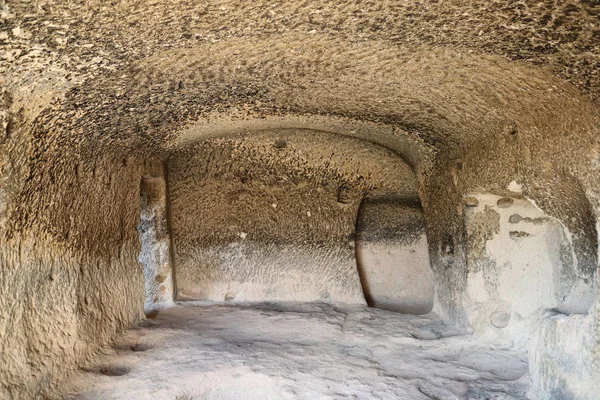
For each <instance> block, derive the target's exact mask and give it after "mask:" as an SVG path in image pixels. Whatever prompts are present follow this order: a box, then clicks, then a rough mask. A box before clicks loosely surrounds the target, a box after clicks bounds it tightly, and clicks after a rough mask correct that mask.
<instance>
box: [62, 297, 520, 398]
mask: <svg viewBox="0 0 600 400" xmlns="http://www.w3.org/2000/svg"><path fill="white" fill-rule="evenodd" d="M528 386H529V376H528V374H527V358H526V354H523V353H520V352H518V351H516V350H515V349H514V348H512V347H511V346H510V345H508V344H506V343H504V344H503V343H497V342H495V343H493V342H490V341H485V342H484V341H482V340H481V339H479V340H477V339H476V338H475V337H474V336H471V335H452V332H451V330H450V329H449V328H447V327H445V326H444V324H443V323H442V322H441V321H440V320H439V319H436V318H435V316H432V315H431V314H430V315H427V316H414V315H404V314H397V313H392V312H387V311H383V310H377V309H371V308H366V307H355V306H353V307H350V306H343V307H342V306H331V305H326V304H320V303H308V304H307V303H302V304H300V303H284V304H245V305H242V304H237V305H230V304H225V303H220V304H216V303H206V302H186V303H179V304H178V305H176V306H174V307H172V308H168V309H165V310H162V311H161V312H160V313H159V314H158V315H156V316H155V317H154V318H152V319H148V320H146V321H144V322H143V323H142V324H141V325H140V326H139V327H138V328H135V329H131V330H129V331H127V332H126V333H125V334H124V335H123V336H122V337H121V338H120V339H119V340H118V341H117V342H116V343H115V345H114V346H113V347H111V348H108V349H106V350H105V351H104V352H103V354H101V355H99V356H98V357H96V358H95V359H94V360H93V362H92V363H90V364H89V365H88V366H86V367H85V368H83V369H82V370H80V371H78V372H77V373H76V374H75V375H73V376H72V377H71V378H70V379H69V381H67V382H65V384H64V386H63V390H62V392H61V394H60V398H68V399H171V400H173V399H179V400H188V399H222V400H226V399H227V400H229V399H232V400H233V399H236V400H237V399H514V398H517V399H521V398H527V395H526V392H527V390H528Z"/></svg>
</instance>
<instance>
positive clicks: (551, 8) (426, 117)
mask: <svg viewBox="0 0 600 400" xmlns="http://www.w3.org/2000/svg"><path fill="white" fill-rule="evenodd" d="M0 7H1V8H0V21H1V25H0V74H1V75H0V90H1V91H2V93H1V97H0V128H1V130H0V167H1V172H0V181H1V182H2V186H1V187H0V229H1V232H0V233H1V234H2V238H3V242H2V256H3V257H4V260H3V264H4V265H3V266H2V268H3V269H2V272H1V274H2V275H0V278H2V279H1V280H0V283H1V285H2V286H0V291H1V292H2V293H9V295H7V296H8V297H6V298H3V301H7V303H6V306H4V307H1V309H2V311H1V312H2V314H0V317H2V318H5V319H6V320H11V321H15V322H14V323H15V325H16V326H19V327H20V328H19V329H21V330H18V329H17V330H15V329H12V330H11V329H5V330H4V331H1V332H0V338H2V342H1V343H2V345H4V346H5V349H9V348H12V349H14V350H13V351H2V352H0V354H1V356H0V360H1V361H3V364H4V365H8V366H9V368H6V369H5V368H3V369H1V370H0V378H1V379H0V381H1V382H2V384H1V386H0V390H2V391H3V392H0V393H2V394H4V393H8V394H11V395H15V396H16V395H18V394H19V393H21V392H20V390H22V393H25V394H32V393H37V392H38V391H40V390H46V389H47V388H49V387H50V386H51V385H52V384H54V383H55V382H56V381H57V380H58V379H59V378H61V377H62V376H63V375H64V374H66V373H67V372H68V371H69V370H70V369H71V368H73V366H75V365H77V364H78V363H80V362H81V360H82V359H84V358H85V357H88V356H89V354H90V353H91V352H92V351H93V350H94V349H96V348H97V345H98V344H100V343H103V342H105V341H106V340H108V338H109V337H111V335H113V334H114V333H115V332H116V331H118V330H119V329H121V328H122V327H124V326H127V325H129V324H130V323H133V322H135V321H136V320H137V319H138V318H139V315H140V313H141V307H142V305H143V299H141V297H142V292H143V283H139V282H138V283H136V282H134V281H133V280H134V276H135V275H136V274H137V276H140V275H141V271H139V267H138V266H137V265H136V261H135V252H136V251H137V243H136V236H135V235H136V231H135V226H136V224H137V221H138V219H139V201H138V200H139V199H137V197H136V196H137V194H138V190H139V176H140V175H141V174H142V173H143V170H144V165H145V164H144V161H145V160H146V159H167V158H168V157H170V156H173V155H174V154H177V152H179V151H183V150H185V148H186V147H188V146H192V145H193V144H194V143H195V142H197V141H200V140H203V139H206V138H209V137H215V136H227V135H230V134H234V133H241V132H252V131H257V130H260V129H276V128H305V129H317V130H322V131H327V132H333V133H339V134H343V135H346V136H351V137H355V138H360V139H365V140H368V141H370V142H373V143H376V144H380V145H382V146H384V147H387V148H389V149H391V150H393V151H395V152H396V153H398V154H399V155H401V156H402V157H403V158H404V159H405V160H406V161H407V162H408V163H409V164H410V165H411V166H412V167H413V168H414V170H415V173H416V177H417V181H418V187H419V195H420V197H421V201H422V203H423V207H424V216H425V221H426V224H427V235H428V241H429V245H430V259H431V263H432V269H433V271H434V273H435V280H436V298H437V300H436V301H437V304H438V308H437V310H438V311H440V312H442V313H444V314H445V315H447V316H448V318H450V319H452V320H453V321H455V322H457V323H463V322H464V315H463V312H462V307H461V304H462V302H463V297H464V291H465V286H466V284H467V262H466V259H467V257H466V246H465V245H466V243H467V240H466V236H467V232H466V229H465V226H464V215H463V211H464V210H463V205H464V199H463V196H464V195H465V194H466V193H468V192H469V191H472V190H480V191H494V192H497V193H500V194H501V193H502V192H503V191H505V190H506V188H507V186H508V185H509V184H510V183H511V182H513V181H514V182H516V183H517V184H518V185H520V187H521V191H522V195H523V196H524V197H527V198H529V199H531V200H533V201H535V203H536V204H537V206H539V207H540V208H541V209H542V210H543V211H544V212H545V213H547V214H548V215H550V216H552V217H554V218H557V220H559V221H560V222H561V223H562V224H563V225H564V226H565V227H566V228H567V229H568V231H569V232H570V235H572V241H573V247H574V251H575V256H576V258H577V261H578V271H577V274H578V276H579V278H581V279H582V280H586V282H587V283H586V284H587V285H589V286H590V287H593V288H595V287H596V286H595V280H596V276H597V268H598V239H597V229H596V227H597V222H596V221H597V219H598V216H599V215H600V208H599V206H600V178H599V174H598V169H599V168H600V107H599V102H598V99H600V72H599V71H600V40H599V39H598V37H599V35H600V22H599V19H600V17H599V15H600V5H599V4H598V3H597V2H594V1H590V0H586V1H583V0H582V1H556V2H532V1H515V2H510V3H508V4H507V3H506V2H502V1H483V0H482V1H471V2H463V1H458V0H454V1H450V0H448V1H436V2H430V1H423V2H400V1H386V2H378V1H365V2H352V4H348V3H347V2H318V1H305V2H295V1H282V2H277V3H265V2H234V1H219V2H211V3H210V4H203V3H202V4H201V3H199V2H191V1H179V2H173V1H164V2H163V1H133V0H131V1H129V0H127V1H112V2H106V1H90V0H85V1H83V0H82V1H68V0H65V1H33V0H32V1H25V0H19V1H16V0H9V1H8V2H7V3H5V4H3V5H1V6H0ZM214 128H218V129H216V130H215V129H214ZM115 232H120V235H121V236H119V234H117V235H116V236H115ZM31 238H34V239H31ZM28 240H33V241H34V242H35V243H37V244H36V245H35V246H34V247H35V248H36V249H37V250H36V251H37V253H36V252H35V251H31V252H28V253H27V257H24V256H23V255H22V254H23V247H22V244H23V243H25V242H26V241H28ZM27 243H29V242H27ZM49 259H51V260H52V262H51V261H48V260H49ZM57 260H62V261H60V264H61V265H63V266H64V268H63V269H62V270H65V271H70V273H72V274H74V275H73V278H72V279H71V278H69V279H70V280H69V282H67V283H65V285H64V288H68V290H67V289H64V288H63V289H60V288H61V287H62V286H57V289H56V290H58V291H60V292H61V293H70V295H72V296H74V297H73V298H77V300H76V301H77V306H76V307H75V306H73V307H74V309H71V310H69V311H67V312H65V311H64V310H63V309H62V305H61V304H62V303H61V302H58V301H57V302H53V301H52V296H53V295H52V294H51V293H50V292H48V293H46V292H43V293H46V294H45V295H44V296H46V297H44V298H45V299H47V301H48V304H49V305H48V307H46V309H48V310H49V311H48V313H49V314H48V315H67V316H68V315H72V318H75V319H77V318H81V320H82V321H96V322H91V323H90V324H91V325H89V326H92V325H93V324H94V323H96V324H98V325H101V324H103V323H104V324H105V326H106V328H105V332H104V333H103V334H102V335H100V336H99V337H98V338H96V339H94V340H92V341H90V340H89V338H90V337H91V336H93V334H92V333H91V331H90V329H89V328H85V327H84V328H81V329H79V330H76V331H74V332H64V331H61V328H62V327H63V326H64V323H63V322H60V321H59V320H56V321H54V322H51V323H50V324H49V325H48V328H45V327H44V326H45V325H44V322H43V321H44V319H43V318H42V317H41V316H39V315H37V314H36V311H35V310H36V306H35V305H33V304H30V305H27V304H24V303H22V302H21V303H15V302H14V300H10V299H12V297H10V296H11V295H10V294H11V293H12V294H14V293H21V294H20V295H21V296H24V297H25V298H32V297H31V294H32V293H42V292H40V291H39V290H38V289H39V287H40V285H42V283H43V284H47V283H48V281H49V282H51V283H50V284H52V285H58V284H59V283H57V282H59V281H57V280H56V279H55V278H54V277H53V275H52V273H51V272H52V271H53V267H52V265H53V263H54V262H58V261H57ZM68 260H76V261H68ZM101 260H103V261H102V262H101ZM103 263H104V264H103ZM102 265H105V267H106V268H104V267H102ZM86 266H93V268H92V271H95V272H93V275H92V276H93V279H94V281H95V282H96V283H97V287H96V286H95V287H96V289H92V288H91V287H90V288H88V286H89V285H90V284H91V283H90V282H91V281H90V282H88V281H86V279H90V278H86V274H85V272H82V271H85V270H86V268H87V267H86ZM9 271H12V272H10V273H9ZM15 271H34V272H35V273H34V272H31V274H33V275H31V276H29V275H27V273H25V272H23V273H22V274H21V273H16V272H15ZM106 271H112V272H111V273H108V272H106ZM32 276H35V277H34V278H32ZM75 276H77V278H76V277H75ZM119 277H120V278H119ZM128 280H131V281H130V282H129V283H125V282H127V281H128ZM114 281H118V282H121V283H123V285H124V286H123V287H122V288H120V287H119V285H116V286H115V285H112V286H111V282H114ZM86 282H87V283H86ZM61 285H62V284H61ZM86 285H87V286H86ZM19 288H22V289H19ZM82 288H87V289H85V290H88V289H89V290H92V291H93V290H97V291H98V293H100V292H102V293H106V291H108V292H109V293H118V295H115V296H114V297H111V296H110V295H108V296H107V297H108V298H110V299H111V302H112V303H111V302H109V303H110V304H111V306H109V305H107V304H109V303H107V302H106V300H105V299H104V298H102V296H101V295H98V296H96V298H88V297H86V296H85V295H81V293H82V292H81V291H82V290H84V289H82ZM98 288H104V289H98ZM74 293H79V294H80V295H79V297H77V296H76V295H75V294H74ZM15 296H16V295H15ZM138 300H139V301H138ZM597 301H598V298H597ZM65 302H67V303H68V301H67V300H65ZM12 304H19V305H18V306H17V307H18V308H19V310H17V311H14V310H13V308H12ZM77 307H79V308H77ZM76 309H78V310H79V311H76ZM116 310H121V311H116ZM77 312H79V313H80V314H81V315H79V314H77ZM592 313H594V314H593V315H594V318H588V319H587V320H586V321H585V322H583V323H582V324H583V325H582V326H583V328H581V331H582V332H587V333H586V334H589V335H591V337H593V338H596V337H597V336H596V335H597V334H598V332H597V329H598V324H599V323H600V307H598V304H597V305H596V307H595V309H593V310H592ZM66 318H71V317H66ZM90 318H91V319H90ZM100 321H106V322H100ZM32 327H33V328H32ZM39 327H44V328H39ZM46 329H50V330H52V332H53V333H52V335H53V337H56V338H57V343H59V344H58V345H57V346H59V347H61V348H69V349H70V348H71V347H72V346H73V340H76V341H79V342H80V343H88V342H89V343H90V345H89V346H87V345H85V344H81V345H80V347H76V350H74V351H71V350H68V351H66V350H65V352H64V353H61V355H60V356H56V357H55V358H52V357H54V356H52V354H57V352H56V351H54V350H53V347H52V346H49V345H47V343H45V342H44V339H43V338H44V335H47V332H46V331H45V330H46ZM552 329H554V328H552ZM556 329H558V328H556ZM565 331H566V330H565ZM19 332H29V333H27V334H20V333H19ZM7 337H10V338H11V339H10V340H8V339H7ZM11 340H12V342H11ZM548 340H551V339H548ZM561 340H562V339H561ZM559 342H560V340H558V339H557V340H556V343H554V344H553V343H550V342H549V344H548V346H552V345H558V344H557V343H559ZM584 347H585V352H586V354H588V355H589V359H591V360H593V362H592V363H591V364H590V365H592V366H591V367H589V368H590V369H593V371H594V373H596V372H597V370H596V369H594V368H596V367H597V366H598V360H599V358H600V349H599V348H598V346H597V345H596V343H595V340H590V341H588V342H586V344H585V345H584ZM582 351H583V350H582ZM26 354H35V356H33V357H32V358H30V359H32V360H33V361H31V364H28V363H27V356H26ZM49 360H51V361H49ZM11 368H12V372H8V371H10V370H11ZM586 368H587V367H586ZM552 374H554V375H552ZM552 374H550V375H544V376H543V377H542V378H540V379H541V381H543V382H542V383H540V385H541V386H540V387H542V389H543V390H546V392H548V391H549V390H551V389H552V388H553V387H554V386H556V385H560V379H558V378H556V376H560V371H558V372H556V373H555V372H552ZM542 375H543V374H542ZM555 378H556V379H555ZM544 379H546V381H544ZM553 379H554V380H553ZM23 382H28V385H25V386H26V388H25V389H22V388H23V387H24V383H23ZM544 382H545V383H544ZM556 382H559V383H556ZM544 385H545V386H544ZM553 385H554V386H553ZM542 389H540V390H542Z"/></svg>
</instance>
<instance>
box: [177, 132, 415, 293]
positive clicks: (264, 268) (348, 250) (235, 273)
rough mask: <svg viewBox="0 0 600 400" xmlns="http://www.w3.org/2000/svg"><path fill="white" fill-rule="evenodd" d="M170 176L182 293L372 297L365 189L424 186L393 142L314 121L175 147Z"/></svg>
mask: <svg viewBox="0 0 600 400" xmlns="http://www.w3.org/2000/svg"><path fill="white" fill-rule="evenodd" d="M168 176H169V199H170V210H171V216H172V218H171V226H172V235H173V241H174V265H175V275H176V279H177V290H178V294H177V297H178V298H179V299H212V300H236V301H244V300H245V301H275V300H279V301H282V300H283V301H291V300H295V301H326V302H346V303H359V304H364V301H365V300H364V296H363V293H362V288H361V285H360V281H359V275H358V271H357V268H356V261H355V248H354V247H355V243H354V242H355V225H356V216H357V210H358V207H359V205H360V202H361V199H362V197H363V195H364V194H365V193H367V192H368V191H370V190H374V189H376V188H380V189H388V190H394V191H396V192H397V193H401V194H402V195H404V196H406V197H413V198H414V197H417V196H418V194H417V182H416V178H415V175H414V173H413V172H412V170H411V168H410V166H409V165H407V164H406V163H405V162H404V161H403V160H402V159H401V158H400V157H398V155H396V154H395V153H393V152H392V151H390V150H387V149H385V148H382V147H380V146H376V145H373V144H371V143H368V142H365V141H362V142H361V141H359V140H356V139H350V138H344V137H342V136H340V135H334V134H331V133H326V132H317V131H311V130H298V129H296V130H290V129H287V130H274V131H266V132H261V133H260V134H257V135H245V136H242V137H238V138H232V139H215V140H212V141H208V142H203V143H202V144H200V145H197V146H192V147H191V148H188V149H186V150H185V151H183V152H181V153H180V154H176V155H173V156H172V157H171V158H170V159H169V161H168Z"/></svg>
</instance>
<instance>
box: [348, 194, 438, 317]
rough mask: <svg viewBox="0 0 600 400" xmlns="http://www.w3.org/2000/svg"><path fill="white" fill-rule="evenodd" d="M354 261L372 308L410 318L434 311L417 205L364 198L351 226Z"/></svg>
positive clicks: (395, 199)
mask: <svg viewBox="0 0 600 400" xmlns="http://www.w3.org/2000/svg"><path fill="white" fill-rule="evenodd" d="M356 261H357V264H358V269H359V273H360V277H361V282H362V285H363V291H364V293H365V297H366V299H367V302H368V303H369V305H370V306H371V307H376V308H382V309H386V310H390V311H397V312H403V313H409V314H426V313H428V312H430V311H431V310H432V308H433V301H434V283H433V271H432V270H431V267H430V265H429V249H428V245H427V237H426V235H425V223H424V220H423V213H422V210H421V206H420V202H419V200H418V199H414V198H411V199H406V198H402V197H400V196H398V195H397V194H395V193H376V194H370V195H369V196H367V197H366V198H365V199H364V200H363V202H362V204H361V206H360V210H359V214H358V221H357V225H356Z"/></svg>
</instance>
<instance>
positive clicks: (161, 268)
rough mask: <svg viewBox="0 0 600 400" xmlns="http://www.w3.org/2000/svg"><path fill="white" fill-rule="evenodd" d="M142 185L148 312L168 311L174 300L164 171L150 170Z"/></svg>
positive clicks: (141, 204)
mask: <svg viewBox="0 0 600 400" xmlns="http://www.w3.org/2000/svg"><path fill="white" fill-rule="evenodd" d="M149 169H150V170H151V172H150V173H148V174H147V175H145V176H143V177H142V181H141V184H140V225H139V226H138V231H139V232H140V239H141V246H142V249H141V252H140V256H139V261H140V262H141V263H142V264H143V266H144V279H145V286H146V301H145V304H144V308H145V310H146V312H150V311H152V310H155V309H159V308H163V307H167V306H169V305H171V304H172V303H173V299H174V279H173V266H172V262H171V240H170V234H169V225H168V218H167V195H166V193H167V188H166V180H165V173H164V169H163V167H162V165H161V166H154V167H151V168H149Z"/></svg>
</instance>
